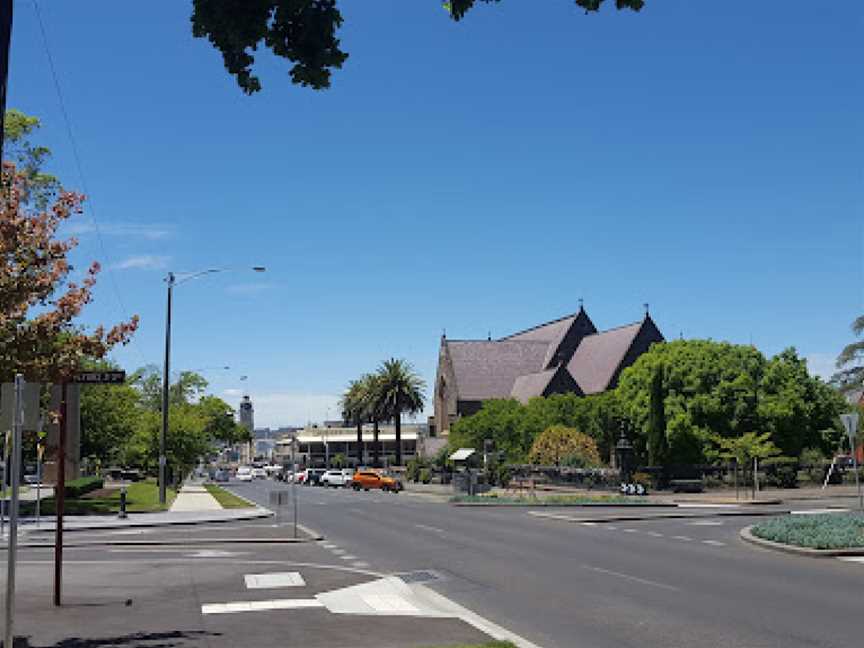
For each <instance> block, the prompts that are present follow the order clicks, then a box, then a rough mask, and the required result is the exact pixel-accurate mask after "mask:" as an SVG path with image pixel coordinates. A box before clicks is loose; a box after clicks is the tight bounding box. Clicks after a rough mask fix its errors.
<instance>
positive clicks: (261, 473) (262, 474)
mask: <svg viewBox="0 0 864 648" xmlns="http://www.w3.org/2000/svg"><path fill="white" fill-rule="evenodd" d="M252 479H267V471H266V470H265V469H264V468H253V469H252Z"/></svg>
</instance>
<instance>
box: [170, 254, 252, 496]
mask: <svg viewBox="0 0 864 648" xmlns="http://www.w3.org/2000/svg"><path fill="white" fill-rule="evenodd" d="M225 270H229V268H210V269H207V270H202V271H201V272H195V273H192V274H189V275H186V276H185V277H183V278H182V279H180V281H177V276H176V275H175V274H174V273H173V272H169V273H168V276H167V277H165V283H167V284H168V304H167V308H166V315H165V364H164V365H163V367H162V430H161V432H160V434H159V504H160V505H162V506H164V505H165V501H166V497H165V490H166V488H165V464H166V458H165V436H166V435H167V433H168V387H169V385H168V381H169V378H170V376H171V302H172V299H173V296H174V286H179V285H180V284H182V283H184V282H186V281H190V280H192V279H196V278H198V277H202V276H204V275H207V274H214V273H216V272H223V271H225ZM252 270H253V271H254V272H264V271H265V270H266V268H264V267H263V266H253V267H252Z"/></svg>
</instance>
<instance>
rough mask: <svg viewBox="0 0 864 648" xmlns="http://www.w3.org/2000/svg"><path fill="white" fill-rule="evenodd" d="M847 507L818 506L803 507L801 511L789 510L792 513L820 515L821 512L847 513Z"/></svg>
mask: <svg viewBox="0 0 864 648" xmlns="http://www.w3.org/2000/svg"><path fill="white" fill-rule="evenodd" d="M848 512H849V509H848V508H819V509H803V510H801V511H790V513H791V514H792V515H822V514H823V513H848Z"/></svg>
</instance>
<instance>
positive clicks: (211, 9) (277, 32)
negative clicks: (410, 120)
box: [192, 0, 645, 94]
mask: <svg viewBox="0 0 864 648" xmlns="http://www.w3.org/2000/svg"><path fill="white" fill-rule="evenodd" d="M415 1H416V0H415ZM427 1H429V2H432V3H441V0H427ZM479 1H480V2H483V3H486V4H491V3H497V2H499V0H479ZM604 1H605V0H575V3H576V5H577V6H578V7H581V8H582V9H584V10H585V13H589V12H595V11H598V10H599V9H600V7H601V6H602V5H603V3H604ZM535 2H536V3H537V4H540V3H539V2H537V0H535ZM547 2H548V0H547ZM441 4H442V5H443V7H444V9H445V10H447V12H448V13H449V14H450V17H451V18H452V19H453V20H455V21H458V20H462V18H464V17H465V14H466V13H467V12H468V11H469V10H470V9H471V8H472V7H473V6H474V5H475V4H477V0H449V2H443V3H441ZM338 5H339V3H338V2H337V0H193V1H192V34H193V36H196V37H198V38H206V39H207V40H209V41H210V43H211V44H212V45H213V47H215V48H216V49H217V50H219V51H220V52H221V53H222V59H223V62H224V63H225V69H226V70H228V72H229V73H230V74H231V75H233V76H234V77H236V79H237V83H238V85H239V86H240V88H242V90H243V92H245V93H246V94H252V93H253V92H258V91H259V90H260V89H261V80H260V79H259V78H258V77H257V76H255V75H254V74H253V73H252V66H253V64H254V63H255V57H254V56H253V52H254V51H255V50H257V49H258V48H259V47H260V46H262V45H263V46H264V47H266V48H267V49H269V50H270V51H271V52H272V53H273V54H275V55H276V56H278V57H280V58H283V59H285V60H287V61H290V62H291V63H292V64H293V65H292V66H291V70H290V75H291V81H292V83H295V84H297V85H302V86H309V87H311V88H314V89H315V90H321V89H324V88H329V87H330V76H331V74H332V72H333V70H336V69H339V68H341V67H342V64H343V63H345V61H346V59H347V58H348V54H347V53H346V52H344V51H343V50H342V49H341V43H340V41H339V39H338V38H337V37H336V36H337V32H338V31H339V28H340V27H341V26H342V22H343V18H342V13H341V12H340V11H339V7H338ZM644 5H645V0H615V7H616V8H617V9H619V10H620V9H629V10H632V11H639V10H640V9H642V7H643V6H644ZM394 24H398V19H395V18H394Z"/></svg>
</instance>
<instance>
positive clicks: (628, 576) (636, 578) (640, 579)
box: [582, 565, 680, 592]
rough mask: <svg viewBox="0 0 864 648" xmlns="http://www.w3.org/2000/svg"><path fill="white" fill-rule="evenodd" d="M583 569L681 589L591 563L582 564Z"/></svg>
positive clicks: (657, 585) (666, 587)
mask: <svg viewBox="0 0 864 648" xmlns="http://www.w3.org/2000/svg"><path fill="white" fill-rule="evenodd" d="M582 568H583V569H589V570H591V571H595V572H598V573H600V574H607V575H608V576H617V577H618V578H624V579H626V580H630V581H633V582H635V583H642V584H643V585H651V586H653V587H661V588H663V589H668V590H673V591H675V592H679V591H680V589H679V588H677V587H675V586H673V585H667V584H666V583H658V582H657V581H652V580H648V579H647V578H639V577H638V576H631V575H630V574H622V573H621V572H616V571H612V570H611V569H603V568H602V567H592V566H591V565H582Z"/></svg>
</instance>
